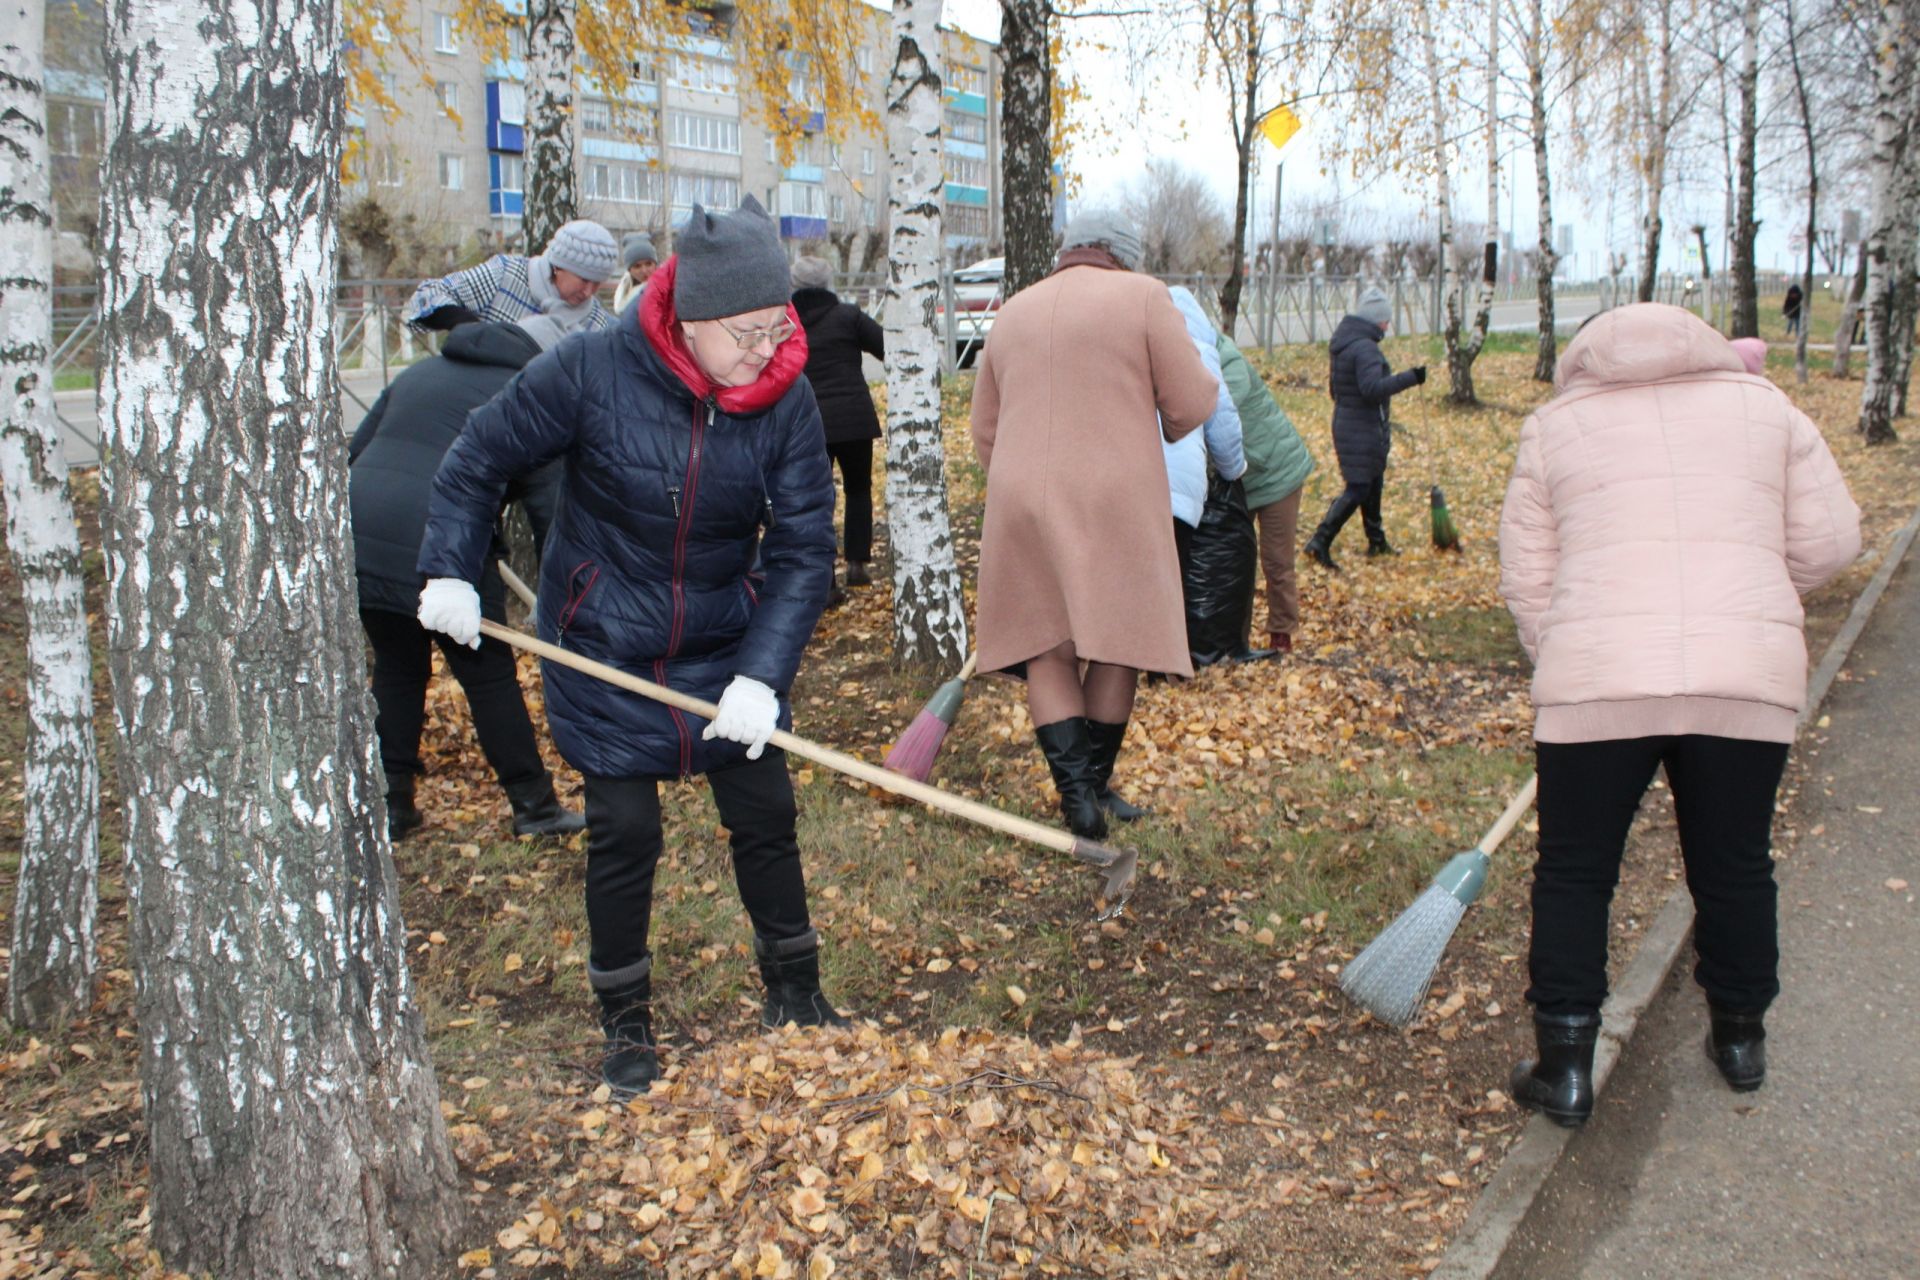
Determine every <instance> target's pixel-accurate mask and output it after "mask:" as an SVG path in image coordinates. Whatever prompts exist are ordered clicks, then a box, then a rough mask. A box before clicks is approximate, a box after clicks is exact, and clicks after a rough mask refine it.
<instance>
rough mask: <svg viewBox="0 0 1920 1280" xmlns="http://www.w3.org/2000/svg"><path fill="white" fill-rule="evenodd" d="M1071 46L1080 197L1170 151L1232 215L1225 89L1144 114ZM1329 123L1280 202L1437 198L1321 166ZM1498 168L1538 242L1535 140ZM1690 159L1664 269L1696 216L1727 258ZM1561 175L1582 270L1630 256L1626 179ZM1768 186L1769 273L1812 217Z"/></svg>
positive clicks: (1400, 204)
mask: <svg viewBox="0 0 1920 1280" xmlns="http://www.w3.org/2000/svg"><path fill="white" fill-rule="evenodd" d="M946 18H947V21H948V22H950V23H952V24H954V25H955V26H958V27H960V28H961V29H962V30H965V31H968V32H971V33H973V34H975V35H979V36H983V37H985V38H987V39H998V37H999V32H1000V6H999V3H998V0H947V5H946ZM1069 48H1070V53H1069V57H1070V59H1071V61H1070V66H1071V68H1072V70H1073V72H1074V74H1075V75H1076V76H1077V78H1078V79H1079V81H1080V83H1081V84H1082V86H1083V87H1084V88H1086V89H1087V91H1088V94H1089V100H1088V103H1087V105H1086V108H1085V109H1086V111H1087V112H1088V114H1089V117H1090V119H1091V122H1092V125H1093V127H1092V128H1090V129H1087V130H1085V131H1083V136H1085V137H1087V138H1088V139H1089V141H1087V142H1085V143H1082V144H1080V145H1079V146H1078V147H1077V150H1076V152H1075V154H1073V155H1072V156H1070V157H1068V165H1069V167H1070V168H1071V169H1072V170H1073V171H1074V172H1075V173H1077V174H1078V176H1079V177H1080V179H1081V187H1080V194H1079V197H1078V201H1083V202H1086V203H1090V204H1104V203H1111V202H1113V201H1114V200H1116V199H1117V198H1118V196H1119V194H1120V193H1121V192H1122V191H1123V190H1124V189H1125V187H1126V186H1127V184H1129V183H1131V182H1133V181H1136V180H1137V179H1138V178H1139V177H1140V175H1141V174H1142V173H1143V172H1144V169H1145V165H1146V162H1147V161H1149V160H1152V159H1156V158H1171V159H1173V160H1176V161H1178V162H1179V163H1180V164H1182V165H1184V166H1186V167H1187V168H1189V169H1192V170H1194V171H1196V172H1198V173H1200V174H1202V175H1203V176H1204V177H1205V178H1206V179H1207V180H1208V182H1209V183H1210V184H1211V186H1212V187H1213V189H1214V191H1215V193H1216V194H1217V195H1218V197H1219V199H1220V203H1221V206H1222V208H1223V209H1225V210H1226V211H1227V212H1228V214H1229V215H1231V212H1232V208H1233V198H1234V151H1233V142H1232V138H1231V134H1230V132H1229V128H1228V125H1227V123H1226V121H1227V105H1226V98H1225V95H1224V94H1223V93H1221V92H1220V91H1219V90H1218V89H1217V88H1215V87H1214V86H1213V85H1211V84H1205V85H1195V86H1193V87H1192V91H1191V93H1190V94H1189V95H1188V96H1186V97H1184V98H1179V99H1174V98H1169V99H1165V100H1163V101H1164V103H1165V105H1164V106H1163V107H1161V108H1158V109H1156V110H1154V111H1152V112H1149V113H1148V118H1146V119H1140V118H1139V115H1140V113H1139V111H1138V109H1137V105H1136V102H1137V97H1138V92H1139V91H1138V90H1137V89H1136V88H1134V87H1133V86H1131V85H1129V84H1128V82H1127V73H1126V68H1125V67H1124V66H1123V65H1120V64H1119V63H1118V60H1117V59H1115V58H1113V57H1112V56H1105V57H1102V56H1098V55H1094V56H1089V55H1086V54H1085V53H1082V54H1080V55H1079V56H1077V57H1076V56H1074V54H1073V52H1072V46H1070V47H1069ZM1335 109H1337V108H1335ZM1331 123H1332V122H1331V121H1329V120H1325V119H1321V120H1316V119H1315V118H1314V117H1313V115H1312V114H1311V113H1307V129H1306V131H1305V132H1304V133H1303V134H1301V135H1300V136H1298V137H1296V138H1295V139H1294V140H1293V141H1292V142H1291V143H1290V144H1289V145H1288V147H1287V150H1286V153H1285V156H1284V160H1285V164H1286V173H1285V177H1284V194H1283V196H1282V206H1283V210H1294V209H1297V208H1300V207H1301V205H1302V203H1303V202H1304V203H1305V204H1315V203H1326V204H1332V205H1333V207H1335V208H1343V207H1344V208H1351V209H1356V210H1366V211H1367V212H1369V213H1372V214H1375V215H1379V216H1392V215H1396V214H1400V215H1405V214H1414V215H1420V214H1424V213H1425V211H1426V210H1427V208H1428V207H1429V206H1430V204H1431V195H1430V190H1431V188H1430V185H1427V186H1421V187H1416V188H1415V189H1413V190H1408V186H1409V184H1408V183H1407V182H1405V181H1403V180H1402V179H1400V178H1398V177H1394V178H1391V179H1385V180H1382V179H1379V178H1375V179H1372V180H1369V181H1365V182H1361V181H1356V180H1355V179H1353V177H1352V176H1351V175H1350V174H1345V173H1338V172H1336V173H1334V174H1331V175H1325V176H1323V175H1322V173H1321V170H1322V168H1323V167H1326V166H1327V165H1328V161H1327V159H1326V158H1325V156H1324V154H1323V150H1322V147H1321V146H1320V145H1319V142H1318V139H1317V137H1316V135H1317V134H1322V133H1324V132H1326V131H1327V129H1328V126H1329V125H1330V124H1331ZM1522 141H1523V139H1520V138H1518V137H1516V138H1515V139H1514V142H1515V143H1520V142H1522ZM1260 148H1261V158H1260V162H1259V163H1260V175H1259V178H1258V186H1257V190H1258V191H1259V193H1260V195H1259V200H1258V205H1257V209H1256V217H1257V222H1256V226H1257V227H1258V228H1260V229H1261V231H1260V234H1262V235H1264V234H1265V228H1266V227H1267V226H1268V225H1269V219H1270V218H1271V216H1272V214H1271V209H1272V206H1271V204H1270V203H1269V202H1270V201H1271V199H1272V194H1273V172H1274V171H1273V162H1274V159H1275V152H1274V150H1273V148H1272V147H1270V146H1267V145H1266V144H1265V143H1262V144H1260ZM1475 150H1476V151H1477V150H1478V148H1475ZM1503 167H1504V169H1505V172H1504V173H1503V175H1502V183H1501V186H1502V192H1503V197H1502V202H1501V203H1502V208H1501V210H1500V215H1501V221H1502V223H1503V224H1506V225H1510V226H1511V227H1512V228H1513V229H1514V230H1515V231H1516V232H1517V233H1518V235H1517V239H1518V240H1519V241H1520V242H1522V243H1524V244H1531V243H1532V242H1533V240H1534V237H1535V227H1536V226H1537V224H1538V219H1537V218H1536V216H1535V214H1534V208H1533V206H1534V175H1533V158H1532V151H1531V148H1530V147H1526V148H1523V149H1521V150H1518V151H1516V152H1514V153H1513V154H1512V155H1511V156H1509V157H1508V158H1507V159H1506V160H1505V161H1504V162H1503ZM1689 167H1690V168H1691V169H1692V170H1694V171H1695V172H1696V174H1697V177H1696V179H1695V181H1693V182H1691V183H1683V184H1682V185H1683V188H1686V189H1683V190H1681V191H1680V192H1678V193H1677V194H1672V198H1671V199H1670V200H1669V201H1668V204H1667V207H1666V208H1665V210H1664V221H1665V223H1666V244H1665V245H1663V248H1662V251H1661V265H1662V267H1663V268H1666V269H1690V268H1692V267H1694V266H1695V265H1697V264H1696V263H1695V262H1694V261H1693V260H1692V259H1690V258H1684V257H1683V253H1682V249H1681V243H1682V240H1683V239H1684V240H1686V241H1691V240H1692V238H1693V237H1692V234H1691V231H1690V227H1691V226H1692V224H1693V223H1695V222H1704V223H1706V224H1707V225H1708V226H1709V227H1710V228H1712V230H1710V231H1709V232H1708V241H1709V252H1710V253H1711V254H1712V256H1713V266H1714V269H1715V270H1716V271H1718V270H1719V269H1720V266H1721V263H1722V260H1723V258H1724V256H1725V249H1724V246H1723V245H1722V243H1721V237H1720V235H1719V231H1718V228H1719V227H1720V224H1721V222H1722V219H1723V217H1724V206H1725V196H1724V194H1723V186H1722V184H1723V182H1724V178H1723V176H1722V173H1721V168H1722V166H1721V165H1719V164H1718V163H1711V164H1709V163H1708V162H1707V161H1705V160H1696V161H1694V162H1692V163H1691V164H1690V166H1689ZM1569 178H1571V179H1572V180H1571V181H1569ZM1556 182H1557V188H1558V189H1557V190H1556V193H1555V220H1556V221H1557V222H1560V223H1561V224H1563V225H1570V226H1571V227H1572V237H1573V249H1574V255H1575V265H1576V269H1577V274H1579V275H1582V276H1585V275H1589V274H1591V273H1592V271H1593V270H1594V269H1595V268H1596V267H1597V266H1598V265H1599V263H1600V262H1601V261H1602V258H1603V255H1604V253H1605V251H1606V249H1607V247H1608V244H1609V240H1610V241H1611V243H1612V246H1613V247H1614V248H1616V249H1620V250H1624V251H1627V252H1629V253H1631V246H1632V243H1633V242H1634V240H1635V239H1636V237H1637V227H1638V222H1639V215H1638V212H1637V211H1636V210H1635V209H1634V208H1633V207H1632V205H1631V202H1632V199H1633V196H1632V192H1631V189H1630V188H1626V189H1625V190H1623V192H1622V195H1621V198H1619V199H1617V200H1616V201H1615V203H1614V207H1613V209H1612V232H1611V236H1609V234H1608V230H1607V228H1608V216H1607V215H1608V212H1609V210H1608V205H1607V198H1608V197H1607V193H1608V191H1609V190H1610V189H1612V188H1613V187H1614V186H1615V185H1622V186H1624V185H1625V184H1615V183H1613V182H1611V181H1609V180H1608V178H1607V175H1605V174H1604V173H1601V172H1598V171H1596V172H1594V173H1590V174H1575V175H1568V174H1565V173H1560V174H1556ZM1486 185H1487V184H1486V169H1485V166H1484V165H1483V164H1471V165H1466V164H1463V172H1460V173H1458V174H1456V177H1455V200H1456V203H1457V208H1456V216H1457V217H1459V218H1461V219H1464V220H1470V221H1478V220H1479V219H1481V218H1482V217H1483V216H1484V213H1485V205H1486V195H1485V192H1486ZM1767 185H1768V184H1767V183H1766V182H1765V180H1763V182H1762V190H1761V196H1760V206H1761V207H1760V214H1761V218H1762V224H1761V233H1760V240H1759V244H1758V246H1757V251H1756V254H1755V257H1756V258H1757V260H1758V265H1759V266H1760V267H1761V268H1762V269H1763V270H1764V269H1768V268H1773V267H1779V268H1783V269H1784V268H1788V267H1789V266H1791V265H1793V263H1792V262H1791V261H1790V259H1792V258H1793V257H1794V256H1795V251H1794V250H1792V249H1790V248H1789V244H1788V228H1789V227H1790V226H1793V225H1797V224H1799V223H1801V222H1803V221H1804V220H1805V213H1804V211H1803V209H1802V208H1799V207H1795V202H1791V201H1789V200H1788V199H1787V198H1786V197H1785V196H1784V195H1783V194H1780V193H1775V192H1771V191H1769V190H1767ZM1509 210H1511V215H1512V216H1511V217H1509ZM1689 249H1690V246H1689Z"/></svg>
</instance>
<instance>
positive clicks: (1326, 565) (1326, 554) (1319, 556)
mask: <svg viewBox="0 0 1920 1280" xmlns="http://www.w3.org/2000/svg"><path fill="white" fill-rule="evenodd" d="M1301 551H1302V552H1303V553H1304V554H1305V555H1306V557H1307V559H1309V560H1311V561H1313V562H1314V563H1315V564H1317V565H1319V566H1320V567H1321V568H1322V569H1331V570H1333V571H1334V572H1335V573H1338V572H1340V565H1339V564H1338V563H1337V562H1336V561H1335V560H1334V558H1333V551H1332V548H1331V545H1330V544H1329V542H1328V541H1327V539H1325V538H1323V537H1321V536H1320V535H1319V534H1318V533H1317V532H1316V533H1315V534H1314V535H1313V536H1312V537H1311V538H1308V539H1307V545H1306V546H1304V547H1302V548H1301Z"/></svg>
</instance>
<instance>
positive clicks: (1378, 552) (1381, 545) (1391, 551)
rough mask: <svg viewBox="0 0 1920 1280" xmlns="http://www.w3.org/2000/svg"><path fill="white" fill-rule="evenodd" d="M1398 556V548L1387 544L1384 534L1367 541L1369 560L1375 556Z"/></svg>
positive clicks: (1389, 543)
mask: <svg viewBox="0 0 1920 1280" xmlns="http://www.w3.org/2000/svg"><path fill="white" fill-rule="evenodd" d="M1399 554H1400V548H1398V547H1396V546H1394V545H1393V544H1392V543H1391V542H1388V541H1387V535H1386V534H1384V533H1383V534H1381V535H1380V536H1379V537H1377V538H1374V537H1369V538H1368V539H1367V559H1369V560H1371V559H1373V558H1374V557H1375V556H1397V555H1399Z"/></svg>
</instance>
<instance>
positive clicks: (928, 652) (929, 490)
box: [886, 0, 967, 666]
mask: <svg viewBox="0 0 1920 1280" xmlns="http://www.w3.org/2000/svg"><path fill="white" fill-rule="evenodd" d="M940 10H941V3H940V0H894V3H893V43H894V55H893V74H892V77H891V78H890V79H889V80H888V82H887V154H888V156H889V157H890V172H889V175H888V183H887V185H888V198H887V217H888V230H887V235H888V245H887V302H886V330H887V541H888V545H889V546H890V547H891V548H892V551H893V657H894V661H895V662H898V663H902V664H940V665H942V666H958V665H959V664H960V662H961V660H962V659H963V658H964V657H965V656H966V651H967V613H966V602H965V601H964V600H963V599H962V597H961V594H960V568H959V565H958V563H957V562H956V561H955V559H954V554H953V530H952V527H951V526H950V524H949V523H948V520H947V457H946V447H945V442H944V440H943V438H942V436H941V430H940V342H941V339H940V336H939V332H940V331H939V326H938V325H937V324H936V323H935V319H934V312H935V310H936V309H937V308H938V306H939V302H940V259H941V256H942V227H941V218H940V197H941V193H942V189H943V185H944V178H943V176H942V174H943V164H942V156H941V140H940V121H941V115H942V110H943V103H942V98H941V92H940V70H941V68H940V31H939V27H940Z"/></svg>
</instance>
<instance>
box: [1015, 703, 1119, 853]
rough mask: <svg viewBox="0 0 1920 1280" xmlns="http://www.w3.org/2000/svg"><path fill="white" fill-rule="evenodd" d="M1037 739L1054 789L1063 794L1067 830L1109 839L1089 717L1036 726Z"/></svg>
mask: <svg viewBox="0 0 1920 1280" xmlns="http://www.w3.org/2000/svg"><path fill="white" fill-rule="evenodd" d="M1033 736H1034V738H1035V739H1036V740H1037V741H1038V742H1039V743H1040V753H1041V754H1042V755H1044V756H1045V757H1046V758H1047V768H1049V769H1051V770H1052V771H1053V786H1054V790H1056V791H1058V792H1059V793H1060V816H1061V818H1063V819H1064V820H1065V821H1066V824H1067V830H1069V831H1071V832H1073V834H1075V835H1077V836H1084V837H1085V838H1087V839H1088V840H1104V839H1106V838H1107V812H1106V810H1105V809H1102V808H1101V807H1100V783H1099V780H1098V778H1097V777H1096V776H1095V775H1094V770H1093V744H1092V742H1091V741H1090V740H1089V739H1088V737H1087V718H1086V717H1085V716H1072V717H1069V718H1068V719H1065V720H1055V721H1054V722H1053V723H1052V724H1043V725H1039V726H1037V727H1036V728H1035V729H1034V731H1033Z"/></svg>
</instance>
